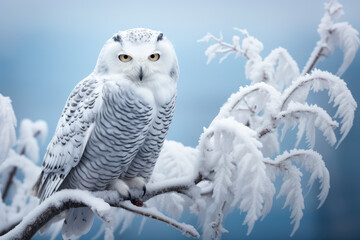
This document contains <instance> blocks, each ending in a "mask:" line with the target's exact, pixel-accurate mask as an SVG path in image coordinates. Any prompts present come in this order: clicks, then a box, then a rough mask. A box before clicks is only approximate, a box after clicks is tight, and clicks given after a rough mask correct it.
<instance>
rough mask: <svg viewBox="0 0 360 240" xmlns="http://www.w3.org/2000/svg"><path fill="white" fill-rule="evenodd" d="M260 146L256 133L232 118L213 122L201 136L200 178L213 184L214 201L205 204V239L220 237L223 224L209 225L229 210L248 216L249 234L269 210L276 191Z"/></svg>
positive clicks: (245, 222)
mask: <svg viewBox="0 0 360 240" xmlns="http://www.w3.org/2000/svg"><path fill="white" fill-rule="evenodd" d="M260 147H261V143H260V142H259V141H258V140H257V139H256V132H254V131H253V130H251V129H250V128H248V127H246V126H244V125H243V124H241V123H239V122H237V121H236V120H234V119H233V118H225V119H217V120H215V121H213V123H212V124H211V125H210V127H209V128H208V129H206V130H205V131H204V133H203V134H202V136H201V138H200V143H199V148H200V151H201V154H202V156H201V159H202V164H201V165H202V166H203V169H202V175H203V176H206V177H207V178H208V179H210V181H211V182H212V184H213V193H212V196H211V197H212V199H213V201H209V205H208V208H209V209H211V211H210V210H209V211H207V212H206V215H205V220H204V234H205V236H204V238H205V239H207V238H208V237H210V236H209V234H210V235H211V233H213V234H212V235H213V236H211V237H216V236H217V237H216V238H219V236H220V233H221V232H223V230H222V225H221V223H222V221H221V222H219V223H217V224H210V223H211V222H213V221H214V220H215V221H216V220H217V216H216V215H219V214H221V215H222V214H224V213H226V212H227V211H228V209H229V208H233V207H235V206H236V207H238V208H239V210H240V211H241V212H246V213H247V214H246V217H245V220H244V224H247V225H248V227H249V228H248V234H249V233H250V232H251V231H252V229H253V227H254V224H255V221H256V220H257V219H259V218H260V217H261V216H264V215H266V213H268V212H269V210H270V209H271V205H272V198H273V195H274V193H275V188H274V185H273V183H272V182H271V181H270V179H269V178H268V176H267V175H266V172H265V164H264V162H263V156H262V153H261V152H260V150H259V148H260ZM225 210H226V211H225ZM218 220H222V219H218ZM209 228H212V229H209Z"/></svg>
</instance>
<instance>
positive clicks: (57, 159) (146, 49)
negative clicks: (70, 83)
mask: <svg viewBox="0 0 360 240" xmlns="http://www.w3.org/2000/svg"><path fill="white" fill-rule="evenodd" d="M178 75H179V67H178V61H177V58H176V54H175V51H174V48H173V46H172V44H171V43H170V41H169V40H167V38H166V37H165V36H164V35H163V33H161V32H158V31H153V30H150V29H142V28H137V29H130V30H127V31H121V32H119V33H117V34H115V35H114V36H113V37H112V38H110V39H109V40H108V41H107V42H106V43H105V45H104V47H103V48H102V50H101V52H100V55H99V58H98V61H97V64H96V67H95V69H94V71H93V72H92V73H91V74H90V75H89V76H88V77H86V78H85V79H84V80H82V81H81V82H79V83H78V84H77V85H76V87H75V88H74V90H73V91H72V92H71V94H70V96H69V98H68V100H67V102H66V104H65V107H64V110H63V113H62V115H61V118H60V120H59V123H58V126H57V128H56V131H55V134H54V137H53V138H52V140H51V142H50V143H49V146H48V148H47V152H46V154H45V157H44V160H43V164H42V172H41V175H40V176H39V178H38V181H37V182H36V184H35V186H34V188H33V190H34V193H35V194H36V195H37V196H38V197H39V198H40V201H43V200H44V199H46V198H48V197H49V196H50V195H52V194H53V193H54V192H56V191H59V190H61V189H67V188H71V189H83V190H89V191H99V190H107V189H115V190H117V191H118V192H119V193H120V195H122V196H123V197H125V198H127V199H134V198H136V196H139V194H144V193H145V191H146V187H145V184H146V182H147V181H148V180H149V178H150V176H151V174H152V171H153V168H154V165H155V162H156V160H157V158H158V156H159V153H160V150H161V147H162V145H163V142H164V139H165V136H166V133H167V131H168V128H169V125H170V123H171V119H172V117H173V113H174V107H175V100H176V91H177V80H178ZM93 218H94V215H93V213H92V212H91V210H90V209H89V208H77V209H71V210H69V211H68V212H67V213H66V217H65V221H64V225H63V235H64V237H66V238H67V237H76V236H79V235H81V234H84V233H85V232H87V231H88V230H89V229H90V227H91V225H92V222H93Z"/></svg>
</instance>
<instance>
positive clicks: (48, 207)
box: [0, 176, 201, 239]
mask: <svg viewBox="0 0 360 240" xmlns="http://www.w3.org/2000/svg"><path fill="white" fill-rule="evenodd" d="M200 180H201V177H200V176H198V178H196V179H194V180H193V181H187V182H185V181H176V180H174V181H170V182H171V183H157V184H153V185H151V184H150V185H149V188H148V191H147V193H146V194H145V195H144V196H143V197H142V198H141V199H139V200H138V201H141V202H145V201H147V200H149V199H151V198H152V197H155V196H158V195H161V194H164V193H169V192H179V193H184V192H186V191H187V190H189V189H190V188H191V186H195V185H196V183H198V182H200ZM185 183H186V184H185ZM127 200H130V199H122V198H121V197H120V196H119V194H118V193H117V192H115V191H101V192H94V193H90V192H87V191H82V190H73V189H68V190H62V191H59V192H57V193H55V194H54V195H52V196H51V197H49V198H48V199H46V200H45V201H44V202H42V203H41V204H40V205H39V206H38V207H36V208H35V209H34V210H33V211H31V212H30V213H29V214H28V215H27V216H26V217H24V218H23V220H22V221H21V223H20V224H18V225H17V226H16V227H15V228H14V229H13V230H11V231H10V232H8V233H7V234H6V235H4V236H1V237H0V239H30V238H31V237H32V236H34V234H35V233H36V232H37V231H38V230H40V229H41V228H42V227H43V226H44V225H45V224H46V223H48V222H49V221H50V220H51V219H52V218H54V217H55V216H57V215H59V214H60V213H61V212H63V211H65V210H67V209H70V208H78V207H89V208H91V210H92V211H93V212H94V213H95V214H96V215H97V216H99V217H100V218H101V219H103V220H104V221H105V222H110V220H111V219H110V206H111V207H118V208H123V209H125V210H127V211H130V212H133V213H136V214H139V215H142V216H145V217H148V218H152V219H155V220H158V221H161V222H164V223H166V224H169V225H170V226H173V227H175V228H177V229H179V230H180V231H181V232H183V233H184V234H186V235H188V236H191V237H194V238H199V236H200V235H199V233H198V232H197V231H196V230H195V228H194V227H192V226H191V225H188V224H185V223H179V222H177V221H176V220H174V219H172V218H169V217H166V216H165V215H163V214H162V213H160V212H158V211H157V210H156V209H148V208H146V207H136V206H134V205H131V204H129V202H127Z"/></svg>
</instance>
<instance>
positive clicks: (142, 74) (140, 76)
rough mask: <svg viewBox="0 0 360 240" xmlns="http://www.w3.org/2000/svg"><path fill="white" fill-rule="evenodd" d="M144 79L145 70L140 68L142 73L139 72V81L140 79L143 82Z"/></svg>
mask: <svg viewBox="0 0 360 240" xmlns="http://www.w3.org/2000/svg"><path fill="white" fill-rule="evenodd" d="M143 77H144V72H143V70H142V67H140V72H139V79H140V81H142V80H143Z"/></svg>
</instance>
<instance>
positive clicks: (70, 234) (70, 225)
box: [62, 207, 94, 239]
mask: <svg viewBox="0 0 360 240" xmlns="http://www.w3.org/2000/svg"><path fill="white" fill-rule="evenodd" d="M93 221H94V213H93V212H92V211H91V209H90V208H88V207H81V208H72V209H70V210H69V211H68V212H67V214H66V217H65V220H64V224H63V227H62V236H63V238H64V239H69V238H70V239H77V238H78V237H80V236H81V235H83V234H85V233H87V232H89V230H90V228H91V226H92V224H93Z"/></svg>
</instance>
